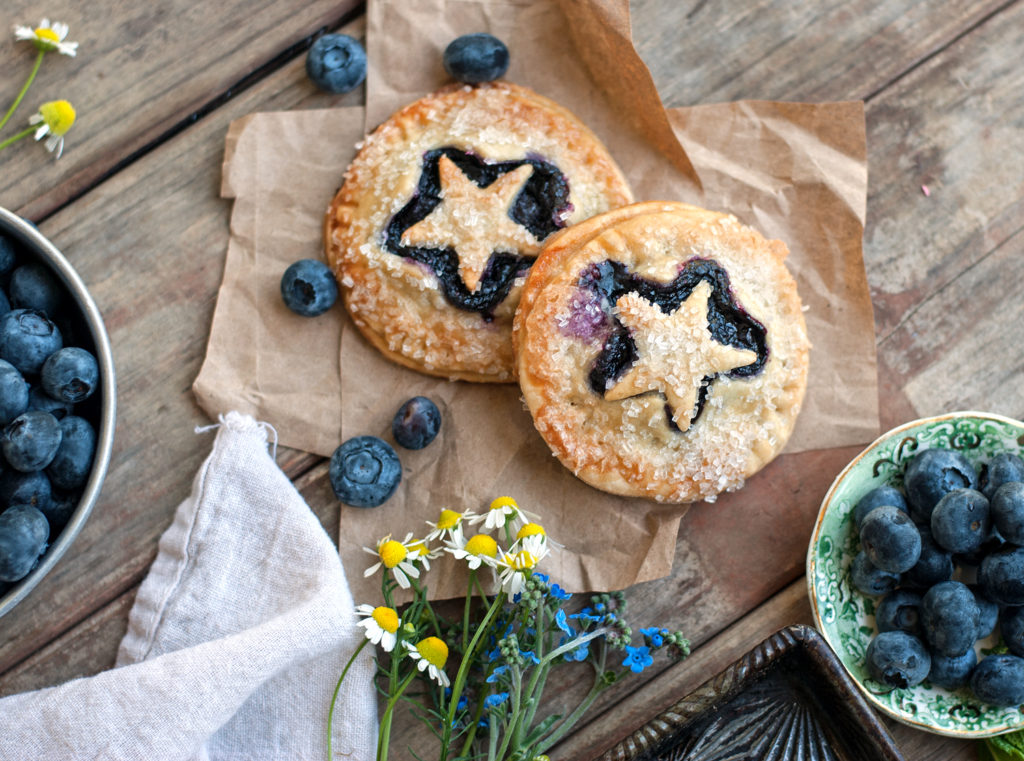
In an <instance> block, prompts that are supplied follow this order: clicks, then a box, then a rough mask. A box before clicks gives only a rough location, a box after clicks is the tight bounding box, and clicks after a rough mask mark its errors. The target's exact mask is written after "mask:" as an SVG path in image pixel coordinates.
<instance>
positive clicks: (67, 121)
mask: <svg viewBox="0 0 1024 761" xmlns="http://www.w3.org/2000/svg"><path fill="white" fill-rule="evenodd" d="M39 113H40V115H41V116H42V117H43V121H44V122H46V126H47V127H49V128H50V134H51V135H56V136H57V137H61V136H63V135H64V133H65V132H67V131H68V130H69V129H71V125H72V124H74V123H75V109H74V108H73V107H72V105H71V104H70V103H68V102H67V101H66V100H51V101H49V102H47V103H44V104H43V105H41V106H40V107H39Z"/></svg>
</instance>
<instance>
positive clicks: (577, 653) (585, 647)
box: [558, 637, 590, 661]
mask: <svg viewBox="0 0 1024 761" xmlns="http://www.w3.org/2000/svg"><path fill="white" fill-rule="evenodd" d="M571 639H572V637H562V638H561V639H560V640H559V641H558V646H559V647H561V646H562V645H564V644H565V643H566V642H569V641H570V640H571ZM588 655H590V641H589V640H588V641H586V642H581V643H580V644H579V645H578V646H577V648H576V649H575V650H570V651H569V652H567V653H565V654H564V655H563V656H562V657H563V658H565V660H567V661H585V660H586V659H587V656H588Z"/></svg>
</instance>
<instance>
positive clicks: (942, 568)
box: [903, 526, 953, 589]
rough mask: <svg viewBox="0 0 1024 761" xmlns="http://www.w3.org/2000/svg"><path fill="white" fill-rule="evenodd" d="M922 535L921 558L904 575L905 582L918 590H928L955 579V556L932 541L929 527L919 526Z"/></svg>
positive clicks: (918, 529)
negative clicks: (935, 585)
mask: <svg viewBox="0 0 1024 761" xmlns="http://www.w3.org/2000/svg"><path fill="white" fill-rule="evenodd" d="M917 531H918V533H919V534H920V535H921V557H919V558H918V560H917V563H915V564H914V567H913V568H911V569H910V570H909V571H907V572H906V573H904V574H903V581H904V582H905V583H906V584H907V585H909V586H912V587H914V588H917V589H927V588H928V587H930V586H932V585H933V584H938V583H939V582H940V581H949V580H950V579H952V578H953V555H952V553H950V552H948V551H946V550H944V549H943V548H942V547H940V546H939V545H937V544H936V543H935V540H934V539H932V532H931V531H930V530H929V529H928V527H927V526H918V527H917Z"/></svg>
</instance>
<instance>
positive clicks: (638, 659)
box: [622, 645, 654, 674]
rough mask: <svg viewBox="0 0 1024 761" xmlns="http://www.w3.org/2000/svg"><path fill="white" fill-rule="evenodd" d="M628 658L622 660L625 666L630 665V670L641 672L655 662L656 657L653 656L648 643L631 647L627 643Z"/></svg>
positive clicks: (635, 672) (636, 672)
mask: <svg viewBox="0 0 1024 761" xmlns="http://www.w3.org/2000/svg"><path fill="white" fill-rule="evenodd" d="M626 653H627V655H626V658H625V660H623V661H622V665H623V666H629V670H630V671H632V672H633V673H634V674H639V673H640V672H641V671H643V670H644V669H645V668H647V667H648V666H650V665H651V664H652V663H654V658H652V657H651V649H650V648H649V647H647V645H640V646H639V647H630V646H629V645H626Z"/></svg>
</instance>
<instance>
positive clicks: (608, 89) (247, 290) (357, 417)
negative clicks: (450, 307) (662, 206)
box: [194, 0, 879, 601]
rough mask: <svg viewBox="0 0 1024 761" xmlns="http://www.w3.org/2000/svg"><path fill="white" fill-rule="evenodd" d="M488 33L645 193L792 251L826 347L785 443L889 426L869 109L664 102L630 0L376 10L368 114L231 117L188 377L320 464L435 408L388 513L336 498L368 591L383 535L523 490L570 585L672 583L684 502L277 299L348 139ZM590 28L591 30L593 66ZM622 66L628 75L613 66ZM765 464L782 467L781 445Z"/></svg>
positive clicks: (445, 565)
mask: <svg viewBox="0 0 1024 761" xmlns="http://www.w3.org/2000/svg"><path fill="white" fill-rule="evenodd" d="M570 20H571V22H570ZM475 31H490V32H492V33H494V34H496V35H497V36H499V37H501V38H502V39H503V40H504V41H505V42H506V43H507V44H508V46H509V48H510V50H511V51H512V66H511V67H510V70H509V72H508V74H507V78H508V79H509V80H511V81H515V82H517V83H520V84H525V85H527V86H530V87H533V88H534V89H536V90H537V91H538V92H540V93H542V94H544V95H546V96H548V97H551V98H554V99H555V100H557V101H559V102H561V103H563V104H564V105H566V106H567V107H569V108H570V109H571V110H572V111H573V112H575V113H576V114H577V116H579V117H580V118H581V119H582V120H583V121H584V122H586V123H587V124H588V126H590V127H591V128H592V129H593V130H594V131H595V132H596V133H597V134H598V135H599V136H600V137H601V138H602V140H604V142H605V144H606V145H607V146H608V148H609V150H610V151H611V153H612V155H613V156H614V157H615V158H616V160H617V161H618V162H619V164H620V166H621V167H622V169H623V171H624V172H625V174H626V176H627V177H628V179H629V181H630V183H631V184H632V187H633V189H634V194H635V196H636V198H637V199H638V200H648V199H677V200H683V201H687V202H690V203H696V204H699V205H703V206H706V207H708V208H714V209H722V210H727V211H730V212H732V213H734V214H736V215H737V216H738V217H740V219H742V220H743V221H745V222H747V223H749V224H752V225H754V226H755V227H758V228H759V229H760V230H762V232H764V233H765V234H767V235H769V236H770V237H778V238H780V239H782V240H784V241H786V242H787V243H788V245H789V247H790V250H791V255H790V258H789V260H788V262H787V263H788V265H789V267H790V269H791V270H792V271H793V273H794V276H795V277H796V279H797V282H798V284H799V288H800V294H801V297H802V298H803V300H804V303H805V305H806V306H807V312H806V317H807V321H808V329H809V332H810V336H811V340H812V342H813V344H814V349H813V351H812V355H811V375H810V380H809V385H808V393H807V397H806V400H805V404H804V409H803V412H802V413H801V416H800V418H799V420H798V423H797V428H796V430H795V431H794V434H793V437H792V439H791V441H790V444H789V446H788V447H787V449H786V452H787V453H792V452H797V451H804V450H808V449H823V448H831V447H841V446H849V445H853V444H860V443H865V442H867V441H870V440H871V439H872V438H874V436H875V435H876V434H877V432H878V427H879V426H878V409H877V380H876V372H875V343H874V322H873V315H872V310H871V302H870V298H869V294H868V289H867V283H866V278H865V274H864V265H863V260H862V256H861V236H862V232H863V224H864V208H865V198H866V182H867V173H866V160H865V135H864V118H863V108H862V105H861V104H860V103H823V104H786V103H773V102H759V101H744V102H739V103H726V104H711V105H702V106H696V107H689V108H681V109H669V110H665V109H663V108H662V107H661V102H660V99H659V98H658V95H657V91H656V90H655V88H654V86H653V83H652V82H651V80H650V75H649V73H648V72H647V69H646V67H645V66H644V64H643V62H642V61H641V60H640V59H639V57H638V56H637V55H636V53H635V50H634V49H633V46H632V43H631V40H630V37H629V23H628V4H627V3H626V2H625V0H615V1H614V2H612V1H611V0H608V1H602V0H565V2H564V3H563V4H562V5H559V4H557V3H556V2H554V0H501V1H500V2H496V1H487V0H372V1H371V2H370V3H369V6H368V9H367V39H366V47H367V52H368V57H369V60H370V71H369V75H368V79H367V100H366V107H365V109H363V108H346V109H332V110H326V111H302V112H280V113H265V114H254V115H251V116H249V117H247V118H245V119H242V120H239V121H237V122H235V123H233V124H232V125H231V127H230V129H229V132H228V136H227V140H226V146H225V148H226V149H225V161H224V180H223V186H222V195H224V196H225V197H227V198H233V199H234V207H233V210H232V215H231V238H230V241H229V246H228V252H227V258H226V262H225V273H224V280H223V284H222V286H221V290H220V292H219V294H218V301H217V308H216V312H215V315H214V320H213V325H212V327H211V334H210V340H209V345H208V348H207V355H206V359H205V361H204V364H203V367H202V369H201V372H200V374H199V377H198V378H197V379H196V382H195V387H194V390H195V393H196V396H197V399H198V400H199V403H200V404H201V406H202V407H203V408H204V410H206V411H207V412H208V413H209V414H210V415H211V416H212V417H216V416H217V415H218V414H221V413H224V412H226V411H228V410H231V409H237V410H239V411H242V412H247V413H249V414H252V415H254V416H255V417H257V418H259V419H262V420H266V421H268V422H269V423H271V424H272V425H273V426H274V427H275V428H276V430H277V432H278V435H279V439H280V442H281V443H282V444H283V445H287V446H290V447H294V448H298V449H302V450H306V451H310V452H315V453H318V454H321V455H324V456H329V455H330V454H331V453H332V452H333V451H334V449H335V448H336V447H337V446H338V445H339V444H340V443H341V442H342V441H343V440H345V439H346V438H348V437H351V436H354V435H361V434H374V435H379V436H381V437H383V438H385V439H387V440H390V439H391V435H390V422H391V418H392V416H393V415H394V412H395V410H396V409H397V408H398V406H399V405H400V404H401V403H402V402H403V401H404V400H405V399H407V398H409V397H410V396H413V395H416V394H423V395H425V396H430V397H431V398H433V399H434V400H435V401H437V402H438V404H439V406H441V408H442V414H443V425H442V432H441V435H440V436H439V437H438V439H437V440H436V441H435V442H434V443H432V444H431V445H430V446H429V447H427V448H426V449H424V450H421V451H418V452H410V451H408V450H401V449H400V450H399V454H400V457H401V458H402V463H403V481H402V484H401V485H400V487H399V489H398V491H397V493H396V494H395V495H394V496H393V497H392V498H391V499H390V500H389V501H388V502H387V503H385V504H384V505H382V506H381V507H379V508H376V509H373V510H360V509H356V508H347V507H343V508H342V512H341V530H340V537H339V550H340V552H341V557H342V560H343V562H344V564H345V566H346V569H347V571H348V579H349V582H350V584H351V585H352V587H353V590H352V591H353V594H354V595H355V597H356V599H359V600H367V601H373V600H376V599H377V598H378V597H379V594H380V592H379V579H378V578H376V577H375V578H372V579H364V578H363V576H362V573H361V572H362V569H363V568H365V567H366V566H368V565H369V564H370V563H372V562H373V558H372V557H371V556H370V555H367V554H365V553H364V552H363V551H362V547H364V546H373V545H374V544H375V543H376V541H377V540H378V539H379V538H381V537H382V536H384V535H386V534H389V533H391V534H394V535H396V536H398V537H399V538H402V537H404V536H405V534H406V533H407V532H414V533H416V534H417V535H422V533H423V532H424V530H425V529H426V525H425V521H427V520H434V519H436V516H437V514H438V511H439V510H440V508H441V507H443V506H447V507H452V508H454V509H460V510H462V509H472V510H475V511H480V510H482V509H485V508H486V505H487V504H488V503H489V502H490V500H491V499H492V498H494V497H495V496H499V495H502V494H510V495H512V496H514V497H516V499H517V500H518V501H519V503H520V505H522V506H523V507H524V508H526V509H528V510H531V511H533V512H535V513H536V514H538V515H539V518H540V520H541V521H542V522H543V524H544V525H545V527H546V528H547V530H548V533H549V534H550V535H551V536H552V538H554V539H555V540H556V541H558V542H560V543H561V544H563V545H564V547H563V549H561V550H560V551H557V552H555V553H554V554H553V555H552V556H551V557H550V558H549V559H548V560H546V561H545V563H544V565H543V566H542V568H543V569H544V570H546V571H548V572H550V573H551V574H552V575H553V577H554V578H555V579H556V580H558V582H559V583H560V584H561V585H562V586H564V587H565V588H567V589H569V590H570V591H582V590H610V589H619V588H624V587H626V586H629V585H631V584H634V583H637V582H640V581H645V580H650V579H653V578H658V577H660V576H664V575H666V574H667V573H668V572H669V571H670V570H671V563H672V557H673V550H674V546H675V539H676V532H677V530H678V525H679V519H680V518H681V517H682V515H683V514H684V513H685V511H686V509H687V508H686V506H661V505H657V504H655V503H652V502H648V501H644V500H637V499H622V498H619V497H613V496H611V495H607V494H604V493H603V492H600V491H597V490H595V489H592V488H591V487H589V486H586V485H585V484H583V483H582V482H580V481H578V480H577V479H576V478H575V477H574V476H573V475H572V474H571V473H570V472H569V471H567V470H565V469H564V468H563V467H562V466H561V465H560V464H559V463H558V461H557V460H556V459H555V458H554V457H553V456H552V455H551V453H550V452H549V450H548V449H547V447H546V445H545V444H544V442H543V440H542V439H541V438H540V436H539V435H538V434H537V433H536V431H535V430H534V428H533V424H532V421H531V419H530V416H529V414H528V412H527V411H526V409H525V407H524V405H523V403H522V400H521V398H520V394H519V390H518V388H517V387H515V386H514V385H504V386H495V385H478V384H470V383H459V382H449V381H442V380H437V379H434V378H429V377H426V376H423V375H419V374H417V373H415V372H413V371H411V370H407V369H405V368H402V367H399V366H397V365H394V364H392V363H390V362H388V361H387V360H385V359H383V358H382V357H381V356H380V355H379V354H378V353H377V352H376V351H375V350H374V349H373V348H372V347H371V346H369V345H368V344H367V343H366V342H365V341H364V340H363V339H362V337H361V336H360V335H359V333H358V331H357V330H356V329H355V328H354V327H353V326H352V325H351V323H350V322H349V320H348V319H347V316H346V315H345V314H344V310H343V309H341V308H340V307H339V308H338V309H335V310H332V311H331V312H330V313H328V314H326V315H323V316H321V317H318V318H315V319H312V320H310V319H306V318H301V317H297V316H296V315H293V314H291V313H290V312H289V311H288V310H287V309H286V308H285V307H284V306H283V304H282V303H281V299H280V294H279V283H280V277H281V273H282V272H283V271H284V268H285V267H286V266H287V265H288V264H290V263H291V262H293V261H295V260H296V259H300V258H304V257H318V256H322V242H321V236H320V231H321V221H322V215H323V213H324V211H325V209H326V207H327V204H328V202H329V201H330V199H331V197H332V196H333V194H334V192H335V190H336V189H337V186H338V183H339V182H340V179H341V175H342V172H343V171H344V168H345V167H346V166H347V164H348V162H349V161H350V160H351V158H352V156H353V155H354V152H355V143H356V142H357V141H358V140H359V139H360V138H361V137H362V135H363V134H364V131H365V130H367V129H371V128H372V127H373V126H374V125H376V124H377V123H379V122H380V121H382V120H383V119H385V118H386V117H387V116H388V115H389V114H390V113H391V112H392V111H393V110H395V109H396V108H398V107H400V106H402V105H404V104H405V103H407V102H409V101H411V100H413V99H415V98H417V97H420V96H421V95H423V94H424V93H426V92H428V91H430V90H432V89H435V88H436V87H439V86H441V85H442V84H444V83H445V82H446V81H447V78H446V75H445V73H444V71H443V68H442V66H441V55H442V52H443V49H444V47H445V46H446V45H447V43H448V42H449V41H450V40H451V39H453V38H454V37H456V36H458V35H460V34H464V33H467V32H475ZM575 37H579V38H580V39H581V40H583V41H584V42H585V44H584V45H582V46H578V47H584V48H585V49H586V53H585V54H584V55H582V56H581V55H580V54H578V52H577V49H576V48H574V47H573V44H572V43H571V42H570V40H572V39H574V38H575ZM584 59H586V61H587V62H589V63H591V64H592V65H593V71H591V70H588V68H587V66H586V65H585V63H584ZM607 61H614V62H615V67H614V68H613V69H610V70H605V64H604V63H602V62H607ZM625 114H631V115H632V116H630V117H629V118H625V117H624V115H625ZM673 146H674V147H673ZM768 467H769V468H786V467H788V464H787V457H786V456H785V454H784V455H783V456H781V457H780V458H778V459H777V460H776V461H775V462H773V463H772V464H770V465H769V466H768ZM758 498H759V489H758V478H757V476H754V477H753V478H752V479H751V480H750V482H749V483H748V484H747V485H746V486H745V487H744V489H743V490H742V491H741V492H740V494H739V495H736V497H735V498H733V499H730V507H729V509H732V510H736V511H737V512H742V509H743V505H744V504H748V503H749V504H755V503H756V501H757V500H758ZM699 509H714V507H713V506H703V505H702V506H701V508H699ZM455 571H456V569H455V567H454V565H453V564H452V563H450V562H445V561H441V567H440V568H439V569H437V568H436V569H435V570H434V571H432V572H431V575H430V588H431V594H432V596H433V597H436V598H444V597H453V596H457V595H460V594H462V593H463V591H464V588H465V586H464V580H463V577H461V575H460V574H459V573H457V572H455Z"/></svg>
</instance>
